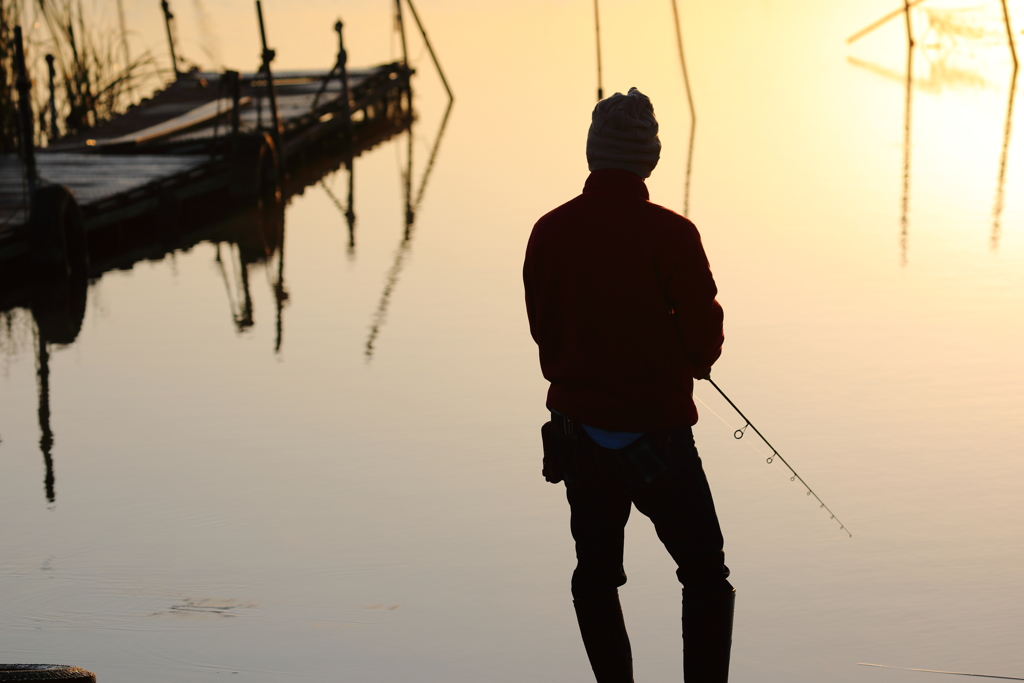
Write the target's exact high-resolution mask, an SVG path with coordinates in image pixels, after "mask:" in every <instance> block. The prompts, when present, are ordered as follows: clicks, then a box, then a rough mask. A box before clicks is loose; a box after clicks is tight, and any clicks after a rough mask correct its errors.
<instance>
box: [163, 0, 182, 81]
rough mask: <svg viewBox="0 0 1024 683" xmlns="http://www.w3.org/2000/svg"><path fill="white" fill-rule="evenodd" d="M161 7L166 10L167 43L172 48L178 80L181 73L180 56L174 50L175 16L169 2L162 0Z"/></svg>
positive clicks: (173, 62)
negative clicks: (172, 27) (179, 66)
mask: <svg viewBox="0 0 1024 683" xmlns="http://www.w3.org/2000/svg"><path fill="white" fill-rule="evenodd" d="M160 6H161V7H162V8H163V10H164V24H165V25H166V26H167V43H168V44H169V45H170V46H171V65H172V66H173V67H174V80H178V76H180V75H181V71H180V70H178V54H177V52H176V51H175V49H174V32H173V31H172V30H171V23H172V22H173V21H174V15H173V14H171V6H170V5H168V4H167V0H160Z"/></svg>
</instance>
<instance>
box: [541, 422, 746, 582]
mask: <svg viewBox="0 0 1024 683" xmlns="http://www.w3.org/2000/svg"><path fill="white" fill-rule="evenodd" d="M561 421H562V420H561V416H555V417H554V418H553V419H552V423H553V424H554V425H560V424H561ZM573 431H574V432H575V434H576V437H577V438H576V448H575V453H574V452H573V450H570V449H567V450H565V451H563V452H562V454H561V459H562V461H561V463H560V464H561V466H562V476H563V478H564V480H565V486H566V497H567V498H568V500H569V505H570V507H571V508H572V522H571V528H572V537H573V539H575V541H576V559H577V565H576V571H574V572H573V575H572V594H573V597H574V598H580V597H583V596H586V595H587V594H588V593H594V592H605V591H608V590H610V589H617V588H618V587H619V586H621V585H623V584H625V583H626V572H625V570H624V569H623V566H622V551H623V542H624V535H625V534H624V532H625V526H626V521H627V520H628V519H629V513H630V510H631V508H632V506H633V505H636V508H637V510H639V511H640V512H642V513H643V514H645V515H647V516H648V517H649V518H650V519H651V521H652V522H653V523H654V528H655V530H656V531H657V532H658V538H660V539H661V542H662V543H664V544H665V548H666V549H668V552H669V554H670V555H671V556H672V559H673V560H675V562H676V565H677V567H678V569H677V570H676V576H678V577H679V582H680V583H682V584H683V585H684V586H687V587H690V588H702V587H705V586H706V587H709V588H715V589H717V588H718V587H719V586H721V584H722V582H724V581H725V580H726V579H727V578H728V576H729V569H728V567H726V566H725V553H724V552H722V545H723V540H722V530H721V527H720V526H719V524H718V515H717V514H716V513H715V503H714V501H713V500H712V498H711V489H710V488H709V487H708V480H707V477H706V476H705V475H704V468H703V467H702V466H701V461H700V456H698V455H697V449H696V447H695V446H694V443H693V431H692V430H691V429H690V427H681V428H679V429H674V430H671V431H668V432H657V433H651V434H645V435H644V436H642V437H641V438H640V439H639V440H638V441H635V442H633V443H632V444H631V445H629V446H626V447H625V448H621V449H618V450H609V449H607V448H602V447H601V446H598V445H597V444H596V443H594V441H593V440H592V439H591V438H590V437H589V436H587V434H586V432H584V431H583V430H582V428H579V427H578V426H577V427H576V428H575V429H573Z"/></svg>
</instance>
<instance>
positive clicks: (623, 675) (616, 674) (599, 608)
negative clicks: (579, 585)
mask: <svg viewBox="0 0 1024 683" xmlns="http://www.w3.org/2000/svg"><path fill="white" fill-rule="evenodd" d="M572 604H573V606H574V607H575V608H576V620H577V621H578V622H579V625H580V635H581V636H583V646H584V647H586V648H587V657H589V658H590V666H591V668H593V669H594V676H595V677H596V678H597V683H633V651H632V650H631V649H630V647H629V636H628V635H627V634H626V622H625V620H624V619H623V618H622V606H621V605H620V604H619V592H618V591H617V590H613V591H611V592H610V593H600V594H597V595H593V596H587V597H585V598H581V599H576V600H573V603H572Z"/></svg>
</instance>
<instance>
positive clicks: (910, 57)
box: [900, 4, 914, 266]
mask: <svg viewBox="0 0 1024 683" xmlns="http://www.w3.org/2000/svg"><path fill="white" fill-rule="evenodd" d="M906 12H907V85H906V95H905V101H904V105H903V191H902V192H901V194H900V265H903V266H905V265H907V249H908V244H907V243H908V235H909V232H910V219H909V212H910V126H911V122H912V121H913V117H912V116H911V105H912V104H913V92H914V87H913V85H914V38H913V36H911V35H910V5H909V4H908V5H907V8H906Z"/></svg>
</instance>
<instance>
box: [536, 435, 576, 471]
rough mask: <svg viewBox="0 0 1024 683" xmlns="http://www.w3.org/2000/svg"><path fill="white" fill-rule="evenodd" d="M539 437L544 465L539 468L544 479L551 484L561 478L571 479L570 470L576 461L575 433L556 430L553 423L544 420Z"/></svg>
mask: <svg viewBox="0 0 1024 683" xmlns="http://www.w3.org/2000/svg"><path fill="white" fill-rule="evenodd" d="M540 437H541V440H542V441H543V443H544V465H543V469H541V474H543V475H544V479H545V480H547V481H549V482H551V483H552V484H557V483H559V482H561V481H562V480H563V479H565V480H566V481H567V482H568V481H571V480H572V479H573V477H572V475H571V474H570V472H571V471H572V469H573V468H574V467H575V463H576V440H577V437H576V435H575V434H563V433H561V432H558V431H557V430H556V429H555V425H554V424H552V423H551V422H545V423H544V425H543V426H542V427H541V428H540ZM566 475H568V477H567V476H566Z"/></svg>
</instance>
